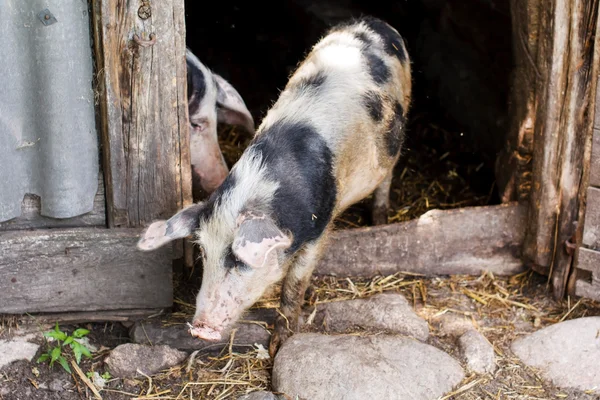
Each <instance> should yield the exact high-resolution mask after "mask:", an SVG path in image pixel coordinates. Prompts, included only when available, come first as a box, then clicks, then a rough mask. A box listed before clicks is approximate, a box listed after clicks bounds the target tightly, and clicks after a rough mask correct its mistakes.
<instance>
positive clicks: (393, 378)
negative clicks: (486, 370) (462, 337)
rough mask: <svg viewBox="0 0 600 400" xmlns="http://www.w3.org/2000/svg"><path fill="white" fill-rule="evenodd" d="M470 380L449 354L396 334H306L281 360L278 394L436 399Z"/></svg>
mask: <svg viewBox="0 0 600 400" xmlns="http://www.w3.org/2000/svg"><path fill="white" fill-rule="evenodd" d="M463 378H464V371H463V370H462V368H461V366H460V364H459V363H458V362H457V361H456V360H455V359H453V358H452V357H450V356H449V355H448V354H446V353H444V352H443V351H441V350H438V349H436V348H435V347H433V346H430V345H427V344H424V343H421V342H419V341H417V340H414V339H411V338H407V337H403V336H392V335H377V336H366V337H365V336H355V335H334V336H327V335H321V334H317V333H300V334H296V335H294V336H292V337H290V338H289V339H287V340H286V341H285V342H284V344H283V345H282V347H281V348H280V349H279V352H278V353H277V355H276V356H275V361H274V365H273V376H272V384H273V389H274V391H275V392H280V393H284V394H285V395H287V396H289V397H290V398H292V399H295V398H296V396H298V397H299V398H300V399H306V400H322V399H323V400H325V399H327V400H330V399H344V400H358V399H361V400H364V399H371V400H377V399H396V400H404V399H406V400H421V399H423V400H430V399H435V398H438V397H439V396H442V395H443V394H444V393H446V392H448V391H450V390H452V388H453V387H454V386H455V385H457V384H458V383H459V382H460V381H461V380H462V379H463Z"/></svg>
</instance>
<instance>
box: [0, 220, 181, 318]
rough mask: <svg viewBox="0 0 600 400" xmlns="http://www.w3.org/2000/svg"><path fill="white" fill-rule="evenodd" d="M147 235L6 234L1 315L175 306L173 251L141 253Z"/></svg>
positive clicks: (0, 243) (1, 246)
mask: <svg viewBox="0 0 600 400" xmlns="http://www.w3.org/2000/svg"><path fill="white" fill-rule="evenodd" d="M140 234H141V229H98V228H74V229H52V230H37V231H31V232H29V231H15V232H3V233H0V313H25V312H66V311H95V310H119V309H121V310H122V309H142V308H163V307H170V306H171V305H172V296H173V285H172V263H171V256H172V255H171V249H170V248H169V247H168V246H167V247H165V248H164V249H160V250H158V251H155V252H151V253H146V252H141V251H139V250H137V248H136V247H135V244H136V242H137V240H138V238H139V235H140Z"/></svg>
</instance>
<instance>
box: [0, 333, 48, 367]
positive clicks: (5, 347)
mask: <svg viewBox="0 0 600 400" xmlns="http://www.w3.org/2000/svg"><path fill="white" fill-rule="evenodd" d="M34 338H35V335H34V334H28V335H24V336H15V337H13V338H12V339H8V340H0V368H2V367H4V366H5V365H8V364H10V363H12V362H13V361H18V360H27V361H31V360H32V359H33V357H34V356H35V354H36V353H37V351H38V349H39V348H40V345H39V344H37V343H33V342H31V340H32V339H34Z"/></svg>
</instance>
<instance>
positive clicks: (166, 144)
mask: <svg viewBox="0 0 600 400" xmlns="http://www.w3.org/2000/svg"><path fill="white" fill-rule="evenodd" d="M149 4H150V5H151V14H152V15H151V17H149V18H147V19H142V18H141V17H140V16H138V8H139V7H140V6H141V5H142V3H141V2H138V1H123V0H94V1H93V11H94V19H93V20H94V24H93V25H94V36H95V49H96V50H95V52H96V62H97V64H98V68H97V69H98V71H99V72H98V81H99V82H100V84H99V87H98V91H99V93H100V114H101V132H102V143H103V156H104V160H103V161H104V169H105V171H106V174H105V177H106V181H107V185H106V196H107V221H108V226H109V227H111V228H112V227H140V226H146V225H147V224H149V223H150V222H152V221H153V220H155V219H165V218H168V217H170V216H171V215H172V214H173V213H175V212H176V211H177V210H179V209H180V208H182V207H184V206H185V205H187V204H189V203H190V202H191V193H192V192H191V190H192V189H191V166H190V155H189V132H188V123H187V119H188V118H187V98H186V96H187V85H186V82H187V75H186V65H185V22H184V17H185V14H184V2H183V0H164V1H157V2H152V3H149ZM151 35H154V36H152V37H154V38H155V43H154V44H151V45H145V44H144V43H142V44H140V40H139V39H141V40H142V41H148V40H150V39H151ZM138 38H139V39H138Z"/></svg>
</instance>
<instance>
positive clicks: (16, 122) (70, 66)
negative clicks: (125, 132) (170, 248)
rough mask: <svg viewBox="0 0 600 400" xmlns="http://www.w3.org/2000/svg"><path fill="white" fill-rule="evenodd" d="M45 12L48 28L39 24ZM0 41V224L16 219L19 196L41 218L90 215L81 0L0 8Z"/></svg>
mask: <svg viewBox="0 0 600 400" xmlns="http://www.w3.org/2000/svg"><path fill="white" fill-rule="evenodd" d="M45 9H48V10H49V11H50V12H51V13H52V14H53V16H54V17H55V18H56V22H54V23H52V24H48V25H45V24H44V23H43V22H42V19H40V18H39V17H38V14H39V13H40V12H42V11H43V10H45ZM50 20H52V19H50ZM0 38H2V40H0V222H2V221H6V220H9V219H12V218H15V217H17V216H19V215H20V214H21V202H22V201H23V197H24V195H25V194H26V193H33V194H37V195H39V196H40V197H41V203H42V207H41V214H42V215H44V216H48V217H53V218H69V217H74V216H77V215H81V214H85V213H87V212H89V211H91V210H92V208H93V206H94V195H95V194H96V191H97V189H98V171H99V154H98V136H97V132H96V126H95V113H94V92H93V89H92V79H93V64H92V47H91V39H90V22H89V15H88V4H87V0H26V1H24V0H0Z"/></svg>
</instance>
